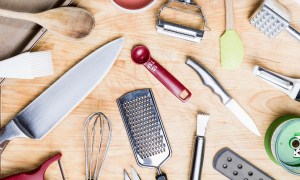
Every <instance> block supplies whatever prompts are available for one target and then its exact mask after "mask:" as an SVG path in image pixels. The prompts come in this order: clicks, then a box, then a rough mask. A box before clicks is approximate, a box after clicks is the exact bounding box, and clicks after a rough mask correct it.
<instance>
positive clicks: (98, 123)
mask: <svg viewBox="0 0 300 180" xmlns="http://www.w3.org/2000/svg"><path fill="white" fill-rule="evenodd" d="M105 127H106V128H105ZM106 131H107V132H106ZM82 133H83V141H84V157H85V179H86V180H91V179H93V180H98V179H100V178H99V177H100V174H101V170H102V166H103V164H104V161H105V158H106V154H107V151H108V148H109V145H110V142H111V133H112V126H111V122H110V120H109V119H108V118H107V117H106V116H105V114H103V113H102V112H96V113H92V114H91V115H89V116H88V117H87V118H86V120H85V121H84V124H83V128H82ZM104 141H106V146H105V150H104V152H102V147H104V144H105V142H104ZM101 152H102V153H101ZM101 159H102V160H101Z"/></svg>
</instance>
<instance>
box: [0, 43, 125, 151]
mask: <svg viewBox="0 0 300 180" xmlns="http://www.w3.org/2000/svg"><path fill="white" fill-rule="evenodd" d="M123 41H124V40H123V38H119V39H117V40H115V41H112V42H110V43H108V44H107V45H105V46H103V47H101V48H99V49H97V50H96V51H95V52H93V53H92V54H90V55H89V56H87V57H86V58H84V59H83V60H82V61H81V62H80V63H78V64H77V65H76V66H74V67H73V68H72V69H71V70H69V71H68V72H67V73H65V74H64V75H63V76H62V77H61V78H60V79H59V80H57V81H56V82H55V83H54V84H53V85H52V86H51V87H49V88H48V89H47V90H46V91H45V92H44V93H43V94H41V95H40V96H39V97H38V98H37V99H36V100H34V101H33V102H32V103H31V104H29V105H28V106H27V107H26V108H25V109H23V110H22V111H21V112H20V113H19V114H18V115H17V116H16V117H15V118H14V119H13V120H12V121H10V122H9V123H8V124H7V125H6V126H4V127H3V128H2V129H1V130H0V154H1V153H2V152H3V150H4V148H5V147H6V145H7V144H8V143H9V141H10V140H13V139H15V138H21V137H23V138H31V139H42V138H43V137H44V136H45V135H47V133H48V132H49V131H50V130H52V129H53V128H54V127H55V126H56V125H57V124H58V123H59V122H60V121H61V120H62V119H63V118H64V117H65V116H66V115H67V114H69V113H70V112H71V111H72V110H73V109H74V108H75V107H76V106H77V105H78V104H79V103H80V102H81V101H82V100H83V99H84V98H85V97H86V96H87V95H88V94H89V93H90V92H91V91H92V90H93V89H94V88H95V87H96V86H97V84H99V83H100V82H101V80H102V79H103V78H104V76H105V75H106V74H107V73H108V71H109V70H110V68H111V67H112V65H113V63H114V61H115V59H116V58H117V56H118V54H119V52H120V50H121V47H122V44H123Z"/></svg>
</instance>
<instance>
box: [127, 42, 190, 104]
mask: <svg viewBox="0 0 300 180" xmlns="http://www.w3.org/2000/svg"><path fill="white" fill-rule="evenodd" d="M131 59H132V60H133V61H134V62H135V63H136V64H144V66H145V67H146V68H147V69H148V70H149V71H150V72H151V73H152V74H153V75H154V76H155V77H156V78H157V79H158V80H159V81H160V82H161V83H162V84H163V85H164V86H165V87H166V88H167V89H168V90H169V91H171V92H172V93H173V94H174V95H175V96H176V97H177V98H178V99H180V100H181V101H182V102H186V101H187V100H188V99H189V98H190V97H191V95H192V93H191V92H190V91H189V90H188V89H187V88H186V87H184V85H182V84H181V83H180V82H179V81H178V80H177V79H176V78H175V77H174V76H173V75H172V74H170V73H169V72H168V71H167V70H166V69H165V68H164V67H162V66H161V65H160V64H159V63H158V62H156V61H155V60H154V59H153V58H152V57H151V55H150V51H149V49H148V48H147V47H146V46H143V45H139V46H136V47H134V48H133V49H132V51H131Z"/></svg>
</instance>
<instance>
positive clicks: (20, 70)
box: [0, 51, 54, 79]
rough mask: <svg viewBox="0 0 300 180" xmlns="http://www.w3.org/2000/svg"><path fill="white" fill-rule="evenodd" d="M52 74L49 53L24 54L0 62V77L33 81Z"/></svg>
mask: <svg viewBox="0 0 300 180" xmlns="http://www.w3.org/2000/svg"><path fill="white" fill-rule="evenodd" d="M53 73H54V70H53V64H52V55H51V52H50V51H40V52H32V53H31V52H26V53H23V54H20V55H17V56H15V57H12V58H9V59H6V60H3V61H0V77H6V78H20V79H33V78H35V77H42V76H49V75H53Z"/></svg>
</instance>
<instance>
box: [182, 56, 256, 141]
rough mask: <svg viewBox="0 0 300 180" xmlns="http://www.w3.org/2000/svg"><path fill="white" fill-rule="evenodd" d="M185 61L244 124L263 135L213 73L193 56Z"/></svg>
mask: <svg viewBox="0 0 300 180" xmlns="http://www.w3.org/2000/svg"><path fill="white" fill-rule="evenodd" d="M185 63H186V64H187V65H188V66H190V67H191V68H192V69H194V70H195V71H196V72H197V74H198V75H199V76H200V78H201V80H202V82H203V84H204V85H205V86H208V87H209V88H210V89H211V90H212V91H213V93H214V94H216V95H218V96H219V97H220V99H221V101H222V103H223V104H224V105H225V106H226V107H227V108H228V109H229V110H230V111H231V112H232V113H233V114H234V115H235V116H236V117H237V118H238V119H239V120H240V121H241V122H242V123H243V124H244V126H246V127H247V128H248V129H249V130H250V131H252V132H253V133H254V134H256V135H257V136H261V134H260V133H259V131H258V129H257V127H256V125H255V123H254V122H253V120H252V119H251V118H250V116H249V115H248V114H247V113H246V112H245V111H244V109H243V108H242V107H241V106H240V105H239V104H238V103H237V102H236V101H235V100H234V99H233V98H232V97H230V96H229V95H228V94H227V93H226V91H225V90H224V89H223V87H222V86H221V85H220V84H219V82H218V81H217V80H216V79H215V78H214V77H213V75H211V73H210V72H208V71H207V70H206V69H205V68H204V67H202V66H201V65H200V64H199V63H197V62H196V61H194V60H193V59H191V58H188V60H187V61H186V62H185Z"/></svg>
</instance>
